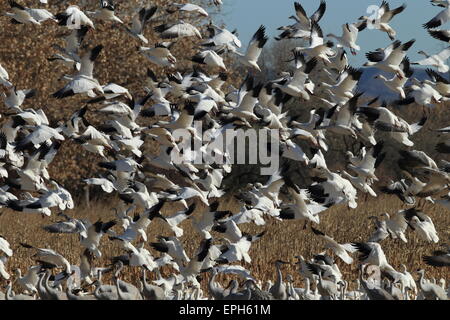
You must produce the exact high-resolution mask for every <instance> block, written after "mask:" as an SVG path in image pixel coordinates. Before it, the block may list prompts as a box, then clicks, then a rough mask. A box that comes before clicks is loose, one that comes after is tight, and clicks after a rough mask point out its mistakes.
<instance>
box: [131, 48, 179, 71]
mask: <svg viewBox="0 0 450 320" xmlns="http://www.w3.org/2000/svg"><path fill="white" fill-rule="evenodd" d="M174 43H175V42H161V43H156V44H155V46H154V47H153V48H149V47H140V48H139V52H140V53H142V54H143V55H144V56H145V57H146V58H147V59H149V60H150V62H152V63H154V64H156V65H158V66H160V67H169V68H175V63H177V59H176V58H175V57H174V56H173V55H172V53H171V52H170V48H171V47H172V46H173V44H174Z"/></svg>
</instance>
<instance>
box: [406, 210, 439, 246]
mask: <svg viewBox="0 0 450 320" xmlns="http://www.w3.org/2000/svg"><path fill="white" fill-rule="evenodd" d="M409 225H410V226H411V228H413V229H414V231H416V232H417V233H418V234H419V236H420V237H421V238H422V239H424V240H426V241H428V242H434V243H438V242H439V236H438V235H437V232H436V229H435V228H434V224H433V222H432V221H431V219H430V218H429V217H427V218H426V219H425V220H424V221H422V220H421V219H420V218H419V217H418V216H413V217H411V219H410V220H409Z"/></svg>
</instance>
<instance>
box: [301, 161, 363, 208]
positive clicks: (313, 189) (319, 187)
mask: <svg viewBox="0 0 450 320" xmlns="http://www.w3.org/2000/svg"><path fill="white" fill-rule="evenodd" d="M314 170H315V173H314V174H315V177H313V180H314V181H315V182H314V183H313V184H312V185H310V186H309V187H308V191H309V192H310V194H311V198H312V199H313V200H314V201H316V202H317V203H319V204H321V205H322V206H325V207H330V206H333V205H335V204H339V203H341V202H344V203H347V205H348V206H349V208H352V209H354V208H356V207H357V206H358V204H357V202H356V199H357V190H356V189H355V188H354V187H353V185H352V184H351V182H350V181H348V180H347V179H344V178H342V177H341V176H340V175H339V174H338V173H334V172H331V171H329V170H328V169H314Z"/></svg>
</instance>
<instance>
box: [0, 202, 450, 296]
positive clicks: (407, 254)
mask: <svg viewBox="0 0 450 320" xmlns="http://www.w3.org/2000/svg"><path fill="white" fill-rule="evenodd" d="M115 201H117V202H118V200H115ZM112 203H114V202H112ZM113 208H114V205H111V202H110V204H106V203H105V202H95V203H91V204H90V208H87V207H86V205H85V204H84V203H81V204H80V205H79V206H77V209H75V210H72V211H67V212H66V213H67V214H68V215H71V216H73V217H76V218H87V219H90V220H91V221H96V220H97V219H99V218H102V219H103V220H104V221H105V220H109V219H114V211H113ZM204 208H205V207H204V205H202V204H198V207H197V209H196V211H195V212H194V214H193V217H195V215H196V214H199V213H200V211H201V210H203V209H204ZM219 208H220V210H230V211H233V212H237V211H239V204H238V203H237V202H236V201H234V200H233V199H223V200H222V201H221V205H220V207H219ZM404 208H405V206H404V205H403V204H402V203H401V202H400V201H399V200H397V199H394V198H393V197H388V196H383V195H381V196H379V198H377V199H373V198H369V199H368V200H367V201H363V200H361V201H359V203H358V208H357V209H355V210H351V209H348V208H347V206H345V205H337V206H334V207H332V208H330V209H329V210H327V211H326V212H325V213H323V214H321V222H320V224H319V225H318V226H315V227H317V228H318V229H320V230H321V231H323V232H325V233H326V234H332V235H333V237H334V238H335V240H337V241H338V242H339V243H346V242H353V241H365V240H366V239H367V238H368V237H369V236H370V234H371V232H373V225H372V223H371V221H370V219H368V217H370V216H373V215H375V216H379V215H380V214H381V213H383V212H388V213H391V212H395V211H397V210H400V209H404ZM180 209H181V207H180V206H174V205H171V204H166V205H165V207H164V208H163V210H162V214H163V215H164V216H167V215H168V214H172V213H173V212H175V211H177V210H180ZM423 210H424V212H425V213H427V214H428V215H430V217H431V218H432V219H433V221H434V223H435V225H436V229H437V232H438V234H439V237H440V239H442V241H444V242H445V241H447V240H450V228H449V227H448V226H450V212H449V211H448V210H447V209H446V208H444V207H441V206H439V205H432V204H429V203H426V204H425V205H424V207H423ZM57 219H58V218H56V215H52V216H51V217H50V218H45V219H43V218H41V217H40V216H37V215H26V214H21V213H17V212H12V211H7V210H5V211H4V212H3V214H2V215H1V216H0V234H2V235H4V236H5V237H6V238H7V239H8V240H9V241H10V243H11V245H12V247H13V249H15V250H14V255H13V257H12V258H11V259H10V260H9V262H8V265H7V266H8V268H9V270H13V269H15V268H20V269H21V270H26V269H27V268H29V267H30V266H31V265H34V264H35V262H33V260H32V259H31V258H30V256H31V253H30V252H29V251H28V250H27V249H24V248H22V247H20V246H19V242H25V243H29V244H32V245H34V246H37V247H39V248H52V249H54V250H55V251H57V252H58V253H61V254H62V255H63V256H64V257H66V258H67V259H68V260H69V262H70V263H72V264H75V265H76V264H78V263H79V260H80V254H81V252H82V248H81V246H80V245H79V239H78V237H77V236H76V235H66V234H49V233H46V232H45V231H44V230H42V226H43V225H46V224H49V223H50V222H51V221H56V220H57ZM181 227H182V228H183V229H184V231H185V233H184V235H183V236H182V237H181V238H180V240H181V242H182V244H183V246H184V248H185V250H186V253H187V254H188V256H192V254H193V252H194V251H195V250H196V249H197V248H198V245H199V243H200V241H201V237H200V236H199V235H198V234H197V233H196V232H195V231H194V230H193V228H192V226H191V223H190V221H189V219H188V220H186V221H184V222H183V223H182V224H181ZM240 228H241V229H242V231H245V232H248V233H250V234H257V233H259V232H261V231H263V230H266V231H267V232H266V233H265V234H264V236H263V237H262V238H261V239H260V240H258V241H256V242H255V243H253V244H252V247H251V249H250V253H249V254H250V257H251V258H252V262H251V264H247V263H245V262H242V264H241V265H242V266H244V267H245V268H247V269H248V270H249V271H250V272H251V274H252V276H253V277H254V278H256V279H257V280H261V281H262V283H265V282H266V281H268V280H272V281H274V280H275V266H274V262H275V261H276V260H277V259H281V260H284V261H289V262H291V264H290V265H286V266H284V267H283V275H284V276H286V275H287V274H290V275H292V276H293V278H294V284H295V285H296V286H303V279H302V277H301V276H300V274H299V272H298V266H297V265H295V264H294V262H295V261H296V259H295V258H294V256H296V255H303V256H304V257H305V258H306V259H309V258H311V257H312V255H313V254H317V253H318V252H321V251H323V243H322V241H321V240H319V239H318V238H317V237H316V236H314V234H313V233H312V232H311V230H310V228H309V226H307V227H306V228H305V225H304V222H302V221H278V220H275V219H272V218H269V219H267V224H266V225H264V226H256V225H254V224H242V225H240ZM114 230H117V231H119V227H118V226H115V227H114ZM171 234H172V233H171V230H170V229H169V228H168V227H167V225H166V224H165V223H163V222H162V221H161V220H158V219H155V220H154V221H153V222H152V223H151V224H150V226H149V228H148V241H149V242H152V241H155V240H156V236H158V235H167V236H169V235H171ZM213 237H214V234H213ZM407 239H408V243H403V242H401V241H400V240H398V239H397V240H393V239H389V238H388V239H386V240H384V241H383V242H382V243H381V245H382V248H383V250H384V252H385V253H386V257H387V259H388V262H389V263H390V264H391V265H392V266H393V267H394V268H395V269H396V270H399V268H400V266H401V264H405V265H406V267H407V269H408V270H409V271H410V272H412V271H415V270H417V269H419V268H424V269H425V270H426V274H427V277H428V278H435V279H440V278H444V279H446V280H447V281H448V280H449V279H450V270H449V269H448V268H445V267H444V268H436V267H431V266H428V265H426V264H425V263H424V262H422V256H423V255H427V254H430V253H431V252H432V251H433V250H438V249H439V246H440V244H433V243H426V242H424V241H423V240H421V239H420V238H419V237H417V235H415V234H414V233H413V232H412V231H408V232H407ZM442 241H441V242H442ZM101 243H102V246H101V251H102V254H103V257H102V258H101V259H98V260H96V261H95V266H105V265H107V264H110V263H111V261H110V260H109V259H110V258H111V257H114V256H118V255H121V254H123V251H122V250H121V249H120V248H119V246H118V244H117V243H115V242H113V241H110V240H109V239H108V238H107V236H105V237H103V238H102V242H101ZM146 248H147V249H149V250H150V252H151V253H152V254H153V256H154V257H158V256H159V254H158V252H156V251H154V250H153V249H151V248H150V247H149V246H148V245H146ZM328 253H329V254H331V252H328ZM336 261H337V264H338V266H339V268H340V270H341V272H342V274H343V278H344V279H346V280H347V281H349V288H352V287H353V288H354V287H355V283H353V282H352V280H355V279H357V277H358V269H357V263H353V264H351V265H346V264H344V263H342V261H341V260H340V259H336ZM126 268H127V269H126V271H125V272H123V279H124V280H126V281H131V282H132V283H134V284H137V283H138V279H139V277H140V275H141V273H140V271H139V268H137V267H126ZM172 272H174V270H172V269H171V268H170V267H163V268H162V269H161V274H162V275H163V276H165V277H167V276H169V275H170V274H171V273H172ZM202 278H203V280H202V282H201V284H202V288H203V289H204V290H205V292H207V291H206V290H207V287H206V285H207V281H208V279H209V273H203V277H202ZM232 278H233V279H238V280H243V279H239V277H237V276H230V275H220V276H219V277H218V278H217V279H218V280H219V281H221V282H222V283H223V284H226V283H228V281H229V280H230V279H232ZM105 279H106V281H105V282H107V281H108V279H109V275H106V276H105ZM149 279H155V274H153V273H152V274H149ZM3 281H4V280H3Z"/></svg>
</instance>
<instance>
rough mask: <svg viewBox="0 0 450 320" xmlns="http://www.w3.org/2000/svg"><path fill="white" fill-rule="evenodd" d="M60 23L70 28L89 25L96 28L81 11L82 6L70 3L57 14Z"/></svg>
mask: <svg viewBox="0 0 450 320" xmlns="http://www.w3.org/2000/svg"><path fill="white" fill-rule="evenodd" d="M56 19H58V24H59V25H60V26H65V27H67V28H69V29H80V28H81V27H82V26H89V27H91V28H92V29H95V27H94V23H93V22H92V20H91V19H89V18H88V16H87V15H86V14H85V13H84V12H83V11H81V9H80V7H78V6H76V5H70V6H69V7H68V8H67V9H66V10H65V11H64V12H61V13H58V14H56Z"/></svg>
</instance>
